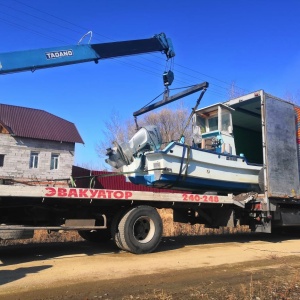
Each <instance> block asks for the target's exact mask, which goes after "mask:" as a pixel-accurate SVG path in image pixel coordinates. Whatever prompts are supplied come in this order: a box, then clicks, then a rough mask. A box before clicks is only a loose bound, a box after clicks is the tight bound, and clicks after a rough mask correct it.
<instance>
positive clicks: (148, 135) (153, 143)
mask: <svg viewBox="0 0 300 300" xmlns="http://www.w3.org/2000/svg"><path fill="white" fill-rule="evenodd" d="M161 143H162V137H161V134H160V132H159V130H158V128H157V126H154V125H151V126H145V127H142V128H141V129H140V130H139V131H138V132H137V133H136V134H135V135H134V136H133V137H132V138H131V140H130V141H129V142H127V143H126V142H124V143H122V144H118V143H117V142H114V145H115V147H113V148H108V149H107V152H106V155H107V156H108V158H107V159H106V160H105V162H106V163H108V164H109V165H111V166H112V167H113V168H116V169H119V168H121V167H123V166H124V165H126V166H128V165H130V164H131V163H132V162H133V160H134V157H137V156H138V153H144V152H146V151H155V150H158V149H159V148H160V146H161Z"/></svg>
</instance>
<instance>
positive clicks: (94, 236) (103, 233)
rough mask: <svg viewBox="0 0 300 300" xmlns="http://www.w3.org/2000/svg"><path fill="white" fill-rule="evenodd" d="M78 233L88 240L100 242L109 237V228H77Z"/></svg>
mask: <svg viewBox="0 0 300 300" xmlns="http://www.w3.org/2000/svg"><path fill="white" fill-rule="evenodd" d="M78 234H79V235H80V236H81V237H82V238H83V239H85V240H86V241H88V242H91V243H102V242H106V241H109V240H110V239H111V235H110V230H109V229H100V230H78Z"/></svg>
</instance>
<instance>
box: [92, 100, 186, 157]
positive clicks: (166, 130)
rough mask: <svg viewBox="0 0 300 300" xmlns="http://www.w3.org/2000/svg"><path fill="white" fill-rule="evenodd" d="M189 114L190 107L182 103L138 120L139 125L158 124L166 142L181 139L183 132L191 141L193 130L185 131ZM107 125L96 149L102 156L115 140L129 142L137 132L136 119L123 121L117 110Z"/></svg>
mask: <svg viewBox="0 0 300 300" xmlns="http://www.w3.org/2000/svg"><path fill="white" fill-rule="evenodd" d="M189 114H190V113H189V111H188V109H187V108H185V107H184V105H183V104H181V105H180V106H179V107H178V108H177V109H175V110H172V109H168V108H164V109H162V110H160V111H158V112H150V113H148V114H146V115H145V116H143V117H141V118H140V119H139V120H138V125H139V127H143V126H146V125H156V126H157V127H158V128H159V130H160V133H161V135H162V138H163V143H164V144H165V143H169V142H170V141H174V140H179V139H180V137H181V135H182V134H184V136H185V140H186V141H187V142H191V132H192V131H191V130H187V132H183V130H184V128H185V125H186V122H187V119H188V117H189ZM105 126H106V128H105V130H104V131H103V135H104V139H103V140H101V141H100V142H99V143H98V144H97V146H96V151H97V153H98V155H99V156H100V157H101V158H104V157H105V153H106V149H107V148H109V147H111V146H112V144H113V142H114V141H117V142H118V143H119V144H120V143H122V142H128V141H129V140H130V139H131V138H132V136H133V135H134V134H135V133H136V125H135V123H134V120H133V119H132V120H126V121H122V120H121V118H120V117H119V114H118V113H117V112H113V114H112V116H111V118H110V120H109V121H107V122H105ZM190 128H191V126H190Z"/></svg>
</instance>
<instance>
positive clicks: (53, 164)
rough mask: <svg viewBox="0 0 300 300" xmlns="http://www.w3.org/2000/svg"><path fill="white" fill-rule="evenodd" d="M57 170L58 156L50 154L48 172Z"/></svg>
mask: <svg viewBox="0 0 300 300" xmlns="http://www.w3.org/2000/svg"><path fill="white" fill-rule="evenodd" d="M58 168H59V154H57V153H51V161H50V170H58Z"/></svg>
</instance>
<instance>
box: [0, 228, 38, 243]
mask: <svg viewBox="0 0 300 300" xmlns="http://www.w3.org/2000/svg"><path fill="white" fill-rule="evenodd" d="M10 226H11V227H12V228H13V227H14V226H16V227H22V225H10ZM33 235H34V230H28V229H21V230H19V229H18V230H16V229H9V230H1V226H0V240H20V239H31V238H33Z"/></svg>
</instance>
